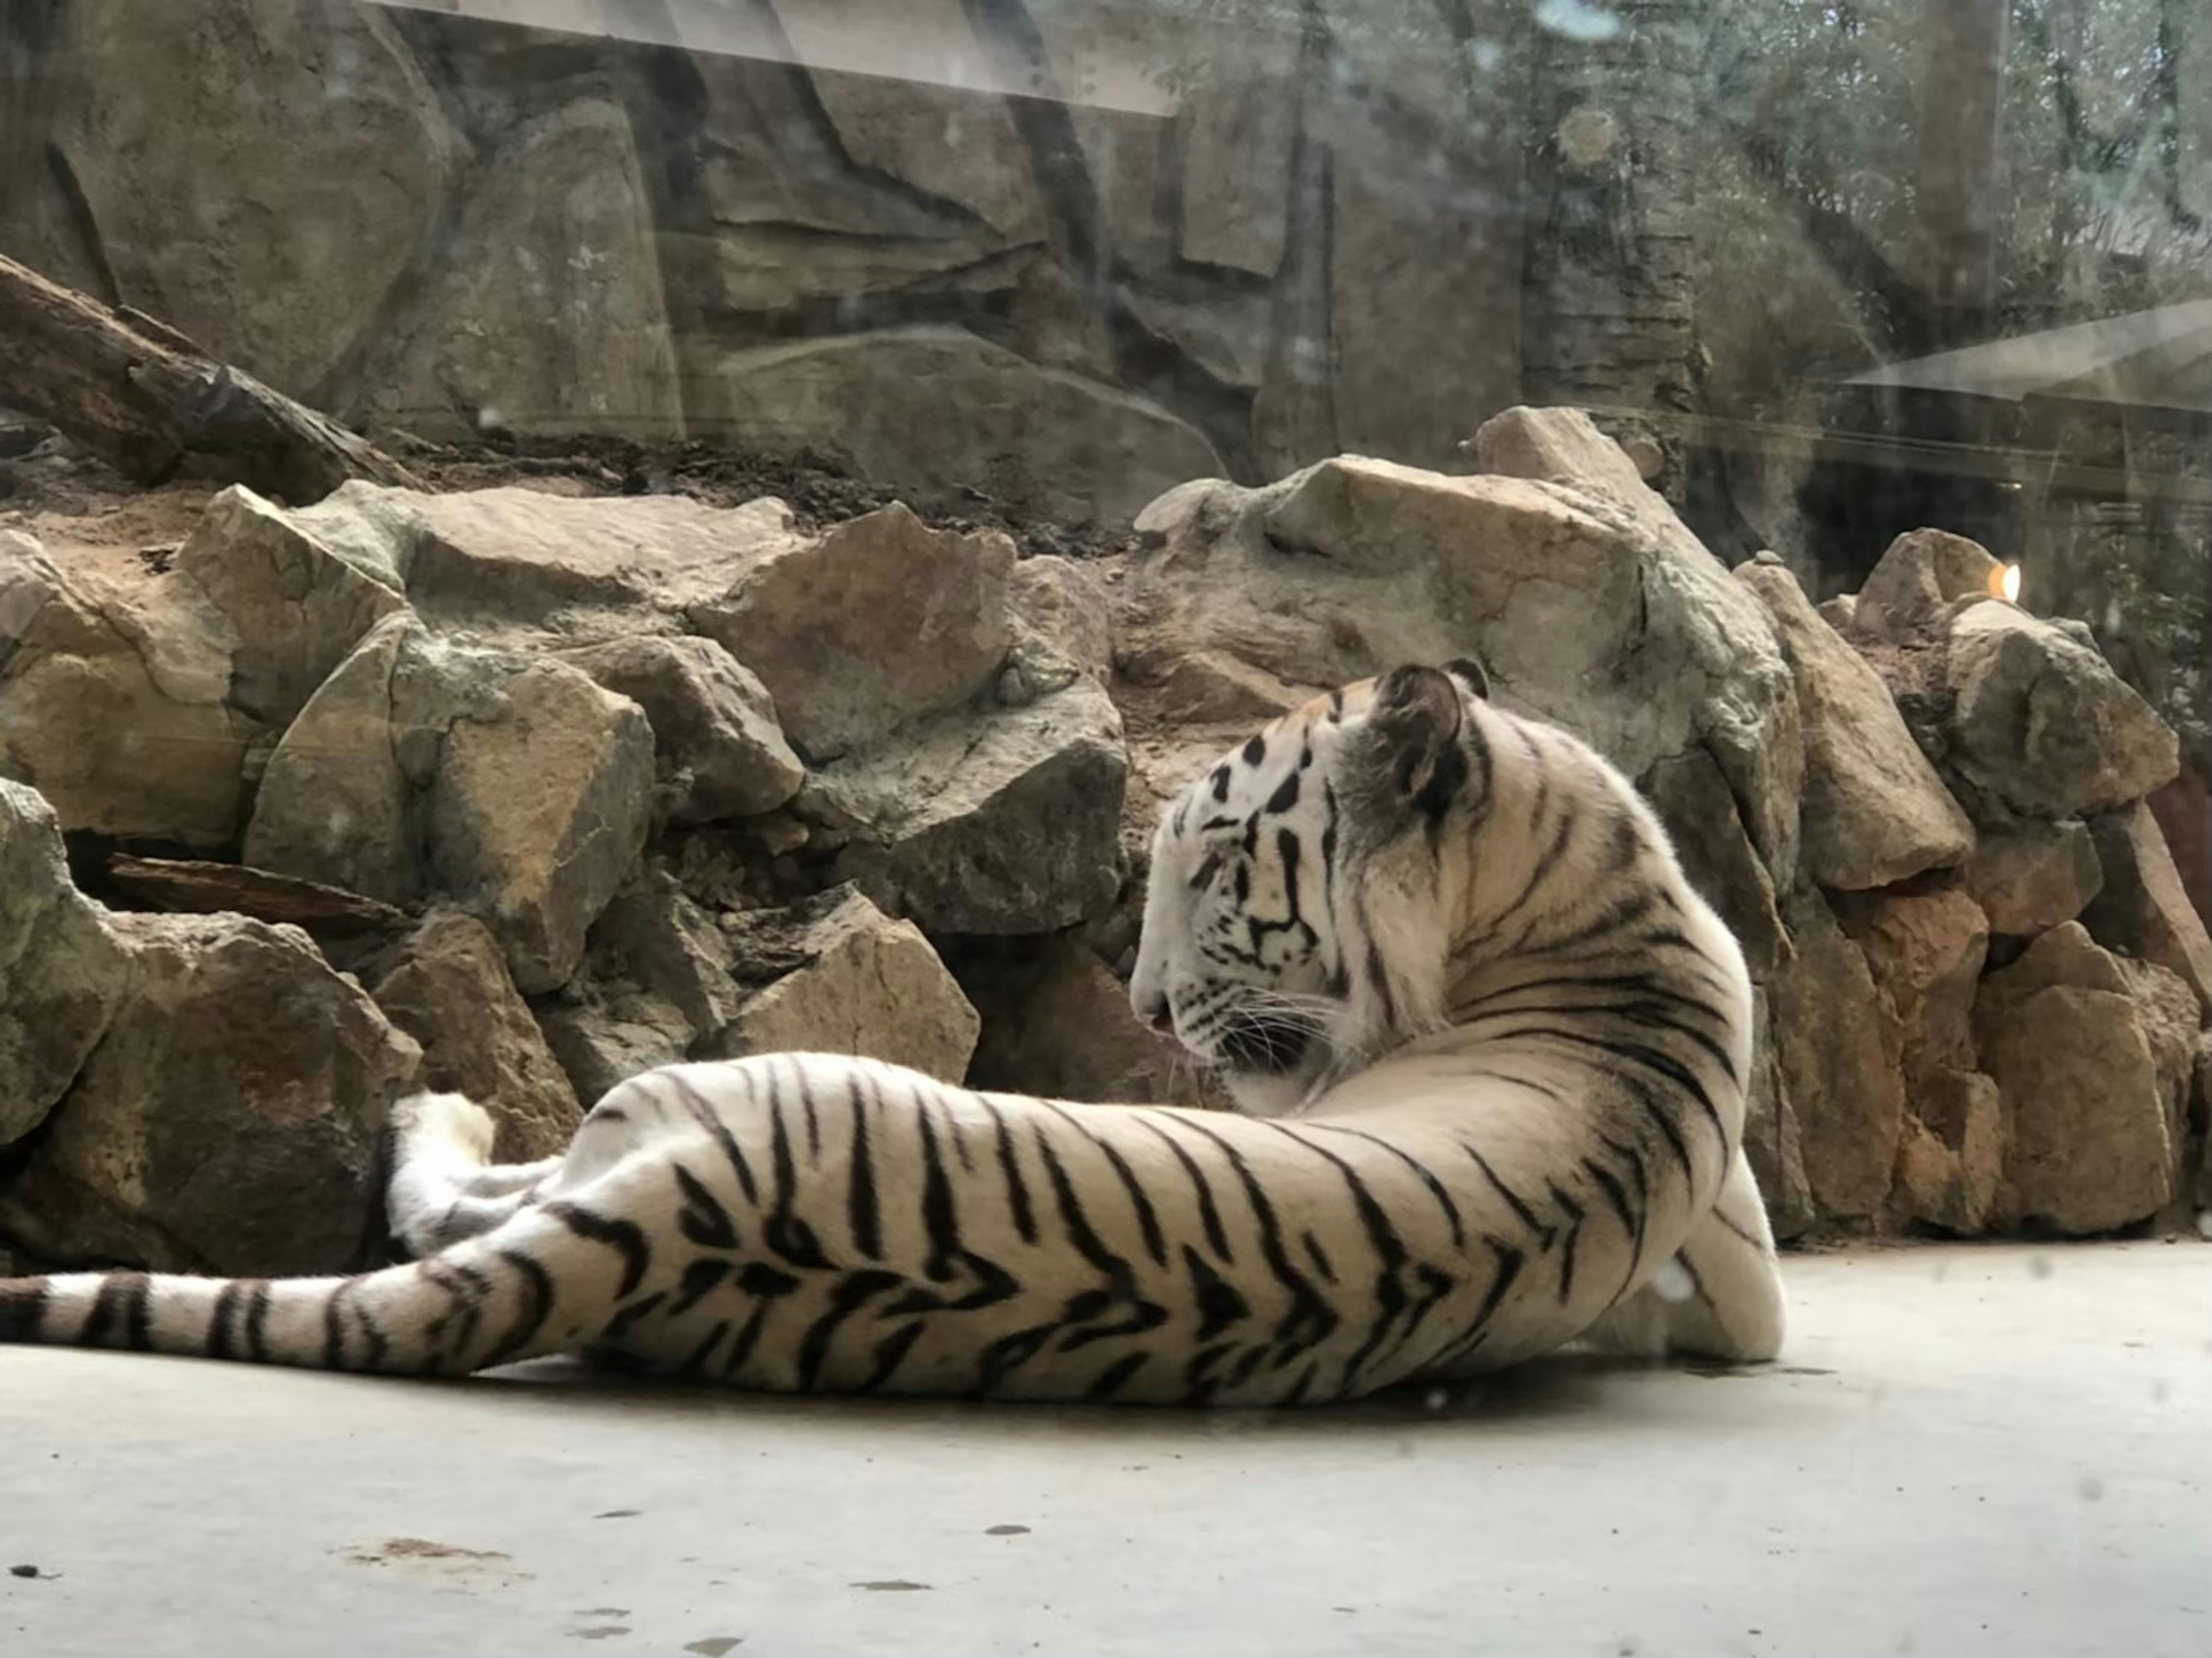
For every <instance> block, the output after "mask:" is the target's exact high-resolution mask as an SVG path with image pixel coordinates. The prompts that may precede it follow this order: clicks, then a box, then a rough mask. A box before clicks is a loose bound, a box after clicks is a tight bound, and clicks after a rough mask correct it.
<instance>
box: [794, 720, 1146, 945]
mask: <svg viewBox="0 0 2212 1658" xmlns="http://www.w3.org/2000/svg"><path fill="white" fill-rule="evenodd" d="M1127 769H1128V766H1127V756H1126V754H1125V752H1124V750H1123V748H1122V745H1121V716H1120V715H1119V714H1117V713H1116V712H1115V708H1114V705H1113V703H1112V702H1111V701H1109V700H1108V698H1107V695H1106V694H1105V692H1103V690H1101V689H1098V687H1097V686H1096V685H1095V684H1093V683H1091V682H1090V681H1089V680H1079V681H1077V682H1076V683H1074V684H1073V685H1071V686H1070V687H1068V689H1066V690H1063V691H1060V692H1059V693H1057V694H1056V695H1052V696H1048V697H1046V698H1045V699H1044V700H1042V701H1039V702H1036V703H1034V704H1032V705H1031V706H1030V707H1028V708H1016V709H1010V710H1006V711H1004V712H1001V713H996V714H987V715H983V716H980V717H979V716H973V715H966V716H963V715H955V716H952V717H951V718H948V719H946V720H941V721H939V722H937V723H936V724H934V725H933V726H928V727H927V728H925V729H922V730H920V731H917V732H914V733H913V734H912V736H911V737H910V738H908V739H907V740H904V741H902V742H901V743H899V744H896V745H894V746H891V747H888V748H885V749H884V750H880V751H878V752H875V753H872V754H870V755H867V756H856V757H854V759H853V760H851V761H849V762H842V763H840V764H839V765H836V766H834V767H831V768H829V769H827V770H824V771H823V772H821V773H819V774H817V776H816V777H815V778H814V779H813V780H812V781H811V783H810V785H809V786H808V788H807V790H806V792H805V793H802V794H801V795H800V797H799V800H800V804H801V805H802V807H806V808H811V814H813V815H817V816H818V817H827V818H828V819H829V821H830V822H831V823H833V824H834V825H836V827H837V829H839V830H841V831H842V833H844V834H845V835H847V836H848V841H847V844H846V845H845V846H844V847H843V848H842V850H841V851H840V852H839V853H838V854H837V858H836V865H835V870H836V878H837V879H839V880H841V881H854V882H857V883H858V884H859V885H860V888H861V890H863V891H865V892H866V893H867V895H868V896H870V897H871V898H872V899H873V900H874V901H875V902H877V903H878V905H880V906H881V907H883V908H885V909H887V910H890V911H892V912H893V913H895V914H903V915H906V916H908V917H910V918H912V919H913V920H915V921H917V922H919V923H920V924H921V926H923V927H924V928H926V929H927V930H928V931H930V932H981V933H991V934H1006V933H1028V932H1058V931H1059V930H1060V928H1062V927H1066V926H1074V925H1075V924H1076V923H1077V922H1079V921H1081V920H1085V919H1086V918H1087V917H1089V916H1091V915H1094V914H1098V913H1099V912H1101V911H1103V909H1105V908H1107V906H1109V905H1110V904H1111V903H1112V902H1114V896H1115V893H1116V892H1117V891H1118V890H1120V886H1121V870H1120V866H1119V860H1120V846H1119V831H1118V824H1119V822H1120V818H1121V799H1122V790H1123V787H1124V785H1125V783H1126V781H1127Z"/></svg>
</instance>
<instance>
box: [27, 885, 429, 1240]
mask: <svg viewBox="0 0 2212 1658" xmlns="http://www.w3.org/2000/svg"><path fill="white" fill-rule="evenodd" d="M110 925H111V926H112V927H113V928H114V930H115V932H116V934H117V936H118V938H120V939H121V940H122V941H123V942H124V944H125V945H126V946H127V947H128V948H129V950H130V952H131V987H130V992H129V994H128V995H127V997H126V998H125V999H124V1000H123V1002H122V1004H121V1005H119V1006H118V1008H117V1010H116V1012H115V1015H114V1017H113V1019H112V1021H111V1022H110V1023H109V1025H108V1029H107V1033H106V1036H105V1037H104V1038H103V1039H102V1040H101V1042H100V1046H99V1047H98V1048H96V1049H95V1050H94V1053H93V1054H92V1057H91V1059H90V1060H88V1062H87V1064H86V1065H85V1067H84V1070H83V1072H82V1075H81V1076H80V1077H79V1078H78V1079H77V1083H76V1087H75V1088H74V1089H73V1090H70V1095H69V1097H68V1098H67V1099H66V1100H65V1101H64V1102H63V1103H62V1105H61V1106H60V1108H58V1110H57V1111H56V1112H55V1114H54V1120H53V1123H52V1127H51V1129H50V1130H49V1132H48V1133H46V1135H45V1136H43V1137H42V1138H41V1139H40V1141H39V1143H38V1145H36V1146H35V1147H34V1148H33V1151H32V1153H31V1155H30V1157H29V1158H28V1159H27V1161H26V1163H25V1164H24V1166H23V1169H22V1172H21V1175H18V1176H17V1178H16V1179H15V1181H14V1183H13V1184H12V1185H10V1186H9V1188H8V1191H7V1194H6V1196H5V1198H4V1199H0V1224H5V1225H6V1227H7V1229H8V1230H9V1232H10V1233H12V1234H14V1235H15V1236H18V1237H20V1238H21V1239H22V1240H24V1241H25V1242H27V1243H28V1244H30V1245H31V1247H32V1248H33V1249H34V1250H35V1251H36V1252H37V1253H39V1254H41V1255H45V1256H49V1257H52V1258H53V1259H56V1260H72V1261H85V1260H90V1261H120V1262H129V1263H132V1264H135V1265H137V1266H148V1267H152V1268H155V1269H156V1270H160V1271H165V1272H216V1273H222V1274H239V1275H246V1276H257V1277H259V1276H270V1275H273V1274H276V1273H285V1272H347V1271H349V1270H351V1269H353V1268H355V1267H357V1266H361V1265H362V1254H363V1250H364V1248H366V1247H367V1245H368V1242H369V1241H370V1240H371V1239H373V1238H374V1236H376V1229H377V1227H378V1225H379V1220H378V1215H379V1205H380V1196H381V1194H380V1193H379V1191H378V1190H377V1188H376V1184H375V1181H374V1169H375V1164H376V1149H377V1139H378V1136H379V1134H380V1133H381V1131H382V1128H383V1125H384V1121H385V1116H386V1111H387V1110H388V1108H390V1106H391V1104H392V1101H393V1100H394V1099H395V1098H397V1097H398V1096H399V1094H400V1093H401V1092H403V1091H404V1090H405V1089H406V1088H407V1087H408V1086H409V1085H410V1084H411V1083H412V1082H413V1080H414V1078H415V1075H416V1066H417V1065H418V1063H419V1062H420V1060H421V1057H422V1054H421V1050H420V1049H418V1048H416V1045H415V1043H414V1042H412V1041H411V1040H410V1039H409V1038H408V1037H407V1036H405V1035H402V1034H401V1033H400V1032H399V1031H398V1030H396V1029H393V1028H392V1024H391V1023H389V1022H388V1021H387V1020H386V1018H385V1017H384V1016H383V1015H382V1014H381V1013H380V1012H379V1011H377V1008H376V1005H375V1004H374V1002H372V1001H370V1000H369V999H368V995H367V994H366V993H363V992H362V989H361V988H360V987H359V986H358V985H356V984H355V983H354V982H353V981H350V980H349V979H346V978H343V977H341V976H340V975H338V974H337V973H334V972H333V971H331V969H330V967H329V966H328V965H327V964H326V963H325V962H324V960H323V958H322V957H321V956H320V955H319V953H317V951H316V950H315V947H314V945H313V944H312V943H310V942H309V941H308V939H307V935H306V934H305V933H302V932H299V931H298V930H297V929H296V928H293V927H284V926H279V927H272V926H265V925H264V924H263V923H261V922H259V921H251V920H246V919H244V918H243V917H240V916H229V915H218V916H182V915H161V916H154V915H118V916H116V917H114V918H112V921H111V922H110Z"/></svg>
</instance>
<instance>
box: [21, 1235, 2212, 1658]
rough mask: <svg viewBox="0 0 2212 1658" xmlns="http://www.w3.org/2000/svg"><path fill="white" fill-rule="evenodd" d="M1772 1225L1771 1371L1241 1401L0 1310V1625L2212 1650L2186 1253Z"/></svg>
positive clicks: (259, 1644) (1236, 1644)
mask: <svg viewBox="0 0 2212 1658" xmlns="http://www.w3.org/2000/svg"><path fill="white" fill-rule="evenodd" d="M1788 1267H1789V1273H1790V1281H1791V1284H1792V1286H1793V1296H1794V1302H1795V1315H1796V1325H1795V1333H1794V1334H1793V1336H1792V1339H1791V1341H1790V1349H1789V1352H1788V1354H1787V1356H1786V1357H1785V1358H1784V1362H1783V1363H1782V1364H1781V1365H1779V1366H1777V1367H1773V1368H1771V1369H1769V1370H1763V1371H1759V1372H1757V1373H1742V1374H1734V1375H1698V1374H1693V1373H1684V1372H1680V1371H1663V1370H1623V1369H1620V1368H1607V1367H1605V1366H1602V1365H1600V1364H1597V1363H1585V1362H1576V1361H1560V1362H1557V1363H1551V1364H1547V1365H1543V1366H1539V1367H1533V1368H1532V1369H1530V1370H1527V1371H1524V1372H1522V1373H1520V1374H1518V1375H1516V1376H1511V1377H1509V1378H1503V1379H1500V1380H1498V1381H1496V1382H1492V1383H1491V1384H1489V1386H1488V1387H1487V1388H1485V1389H1484V1390H1483V1391H1482V1392H1481V1393H1480V1394H1479V1395H1477V1396H1474V1397H1469V1398H1467V1399H1462V1400H1455V1401H1449V1402H1445V1403H1443V1404H1442V1405H1441V1406H1432V1405H1431V1403H1430V1402H1428V1401H1424V1400H1419V1399H1415V1400H1392V1401H1386V1402H1381V1403H1375V1404H1369V1405H1363V1406H1356V1407H1352V1408H1348V1409H1343V1410H1335V1411H1322V1412H1305V1413H1298V1414H1284V1415H1278V1416H1272V1417H1264V1418H1263V1417H1235V1416H1211V1417H1209V1416H1199V1415H1178V1414H1167V1413H1161V1412H1143V1411H1138V1410H1126V1409H1125V1410H1121V1411H1115V1412H1109V1411H1103V1410H1091V1411H1059V1410H1052V1411H1046V1410H1036V1409H989V1408H980V1407H979V1408H969V1407H951V1406H943V1405H939V1404H934V1403H929V1402H905V1403H895V1402H857V1401H840V1400H785V1399H773V1398H761V1397H752V1396H746V1395H741V1394H705V1393H698V1392H675V1391H670V1390H652V1389H646V1388H636V1387H632V1386H629V1385H616V1384H612V1383H610V1382H605V1381H602V1380H599V1379H595V1378H592V1377H589V1376H584V1375H582V1374H581V1373H580V1372H579V1371H577V1370H574V1369H572V1368H569V1367H566V1366H542V1365H541V1366H530V1367H522V1368H520V1369H518V1370H513V1371H510V1372H508V1373H507V1375H506V1376H502V1377H501V1378H498V1379H494V1380H486V1381H479V1382H466V1383H458V1384H433V1383H420V1382H381V1381H371V1380H363V1379H356V1378H352V1377H343V1376H312V1375H300V1374H294V1373H289V1372H280V1371H270V1370H251V1369H247V1368H245V1367H239V1366H222V1365H215V1364H207V1363H192V1362H188V1361H182V1360H172V1359H157V1358H148V1357H137V1356H132V1355H110V1354H104V1353H100V1354H95V1353H74V1352H62V1351H45V1350H33V1349H20V1348H9V1349H0V1447H3V1448H0V1471H4V1473H3V1474H0V1479H4V1483H0V1566H9V1565H15V1564H22V1565H27V1566H32V1565H34V1566H36V1567H37V1568H38V1569H39V1576H36V1577H35V1578H27V1577H19V1576H0V1649H4V1650H5V1651H6V1652H7V1653H9V1654H23V1655H35V1658H49V1655H51V1658H67V1655H76V1654H101V1655H106V1654H126V1653H127V1654H156V1655H188V1654H189V1655H198V1654H206V1655H222V1658H248V1655H259V1654H270V1655H278V1654H281V1655H286V1658H301V1655H316V1654H331V1655H334V1658H336V1655H344V1658H359V1655H380V1654H403V1653H422V1654H439V1655H446V1654H460V1653H500V1654H537V1653H547V1654H590V1653H606V1654H616V1653H665V1654H681V1653H687V1652H688V1653H693V1654H698V1655H702V1658H715V1655H718V1654H721V1653H726V1652H732V1651H734V1652H736V1653H738V1655H739V1658H765V1655H771V1654H773V1655H792V1654H831V1653H837V1654H843V1653H896V1654H906V1655H935V1654H945V1655H956V1654H957V1655H970V1654H1000V1653H1005V1654H1025V1653H1040V1652H1041V1653H1048V1654H1059V1653H1066V1654H1109V1653H1112V1654H1120V1653H1129V1654H1146V1655H1155V1654H1184V1653H1188V1654H1193V1655H1201V1654H1202V1655H1207V1658H1213V1655H1224V1654H1226V1655H1240V1654H1255V1655H1256V1654H1266V1655H1290V1654H1308V1653H1310V1654H1353V1653H1358V1654H1366V1653H1407V1654H1446V1653H1449V1654H1462V1653H1513V1654H1553V1653H1577V1654H1580V1653H1588V1654H1594V1655H1604V1658H1614V1655H1620V1654H1629V1653H1633V1654H1637V1655H1647V1658H1648V1655H1671V1654H1698V1655H1705V1654H1733V1653H1745V1654H1750V1653H1804V1654H1837V1655H1862V1654H1868V1655H1870V1654H1887V1653H1918V1654H1923V1655H1928V1658H1961V1655H1973V1654H1982V1653H1989V1654H2003V1655H2007V1658H2024V1655H2037V1654H2065V1655H2081V1654H2105V1653H2110V1654H2115V1655H2119V1654H2125V1655H2128V1658H2154V1655H2162V1654H2172V1655H2187V1658H2205V1655H2207V1654H2212V1251H2208V1250H2207V1249H2206V1248H2203V1246H2201V1245H2197V1244H2195V1243H2177V1244H2172V1245H2161V1244H2158V1243H2141V1244H2132V1245H2124V1246H2103V1247H2096V1248H2069V1249H2049V1250H2041V1249H2032V1248H1952V1249H1924V1250H1914V1251H1891V1252H1883V1253H1872V1254H1844V1255H1827V1256H1818V1257H1811V1258H1806V1259H1799V1260H1791V1261H1790V1262H1789V1263H1788ZM740 1643H741V1644H740Z"/></svg>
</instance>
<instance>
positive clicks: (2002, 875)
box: [1965, 821, 2105, 938]
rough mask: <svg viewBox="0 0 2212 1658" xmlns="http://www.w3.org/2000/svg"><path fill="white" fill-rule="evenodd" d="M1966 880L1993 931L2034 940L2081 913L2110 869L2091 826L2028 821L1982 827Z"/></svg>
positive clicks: (1976, 840) (2073, 823) (1968, 862)
mask: <svg viewBox="0 0 2212 1658" xmlns="http://www.w3.org/2000/svg"><path fill="white" fill-rule="evenodd" d="M1965 881H1966V891H1967V893H1968V894H1969V895H1971V896H1972V898H1973V900H1974V902H1976V903H1978V904H1979V905H1980V906H1981V907H1982V913H1983V914H1984V915H1986V916H1987V917H1988V918H1989V923H1990V932H1995V933H2002V934H2008V935H2010V936H2013V937H2016V938H2033V937H2035V936H2036V935H2037V934H2038V933H2040V932H2049V931H2050V930H2051V928H2052V927H2055V926H2058V925H2059V924H2060V923H2061V922H2064V921H2070V920H2074V919H2075V917H2076V916H2078V915H2079V914H2081V912H2082V911H2083V910H2084V909H2085V908H2087V907H2088V904H2089V901H2090V900H2091V899H2093V898H2094V897H2095V896H2097V894H2098V892H2099V891H2100V890H2101V889H2102V888H2103V886H2104V884H2105V872H2104V866H2103V865H2101V864H2100V862H2099V861H2098V859H2097V847H2096V843H2095V841H2093V839H2092V838H2091V836H2090V834H2089V828H2088V825H2087V824H2086V823H2078V822H2071V823H2034V822H2032V821H2023V822H2021V823H2007V824H1995V825H1990V826H1988V827H1985V828H1984V829H1982V831H1981V832H1980V833H1979V834H1978V835H1977V836H1976V837H1975V841H1974V855H1973V856H1972V858H1970V859H1967V860H1966V872H1965Z"/></svg>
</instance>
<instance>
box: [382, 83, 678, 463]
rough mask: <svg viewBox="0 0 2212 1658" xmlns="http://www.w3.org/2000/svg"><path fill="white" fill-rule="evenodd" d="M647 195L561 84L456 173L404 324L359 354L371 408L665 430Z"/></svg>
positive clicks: (623, 130)
mask: <svg viewBox="0 0 2212 1658" xmlns="http://www.w3.org/2000/svg"><path fill="white" fill-rule="evenodd" d="M652 200H653V192H652V191H650V190H649V189H648V188H647V184H646V181H645V178H644V174H643V169H642V168H641V166H640V164H639V160H638V155H637V152H636V149H635V144H634V143H633V141H632V138H631V135H630V124H629V117H628V116H626V115H625V114H624V113H623V111H622V110H621V109H620V108H618V107H617V106H616V105H614V104H612V103H610V102H605V101H603V100H599V99H594V98H589V97H578V96H574V95H573V94H572V95H570V96H569V97H568V98H566V99H564V100H562V102H561V104H560V105H559V106H558V107H556V109H554V110H553V111H552V112H550V113H548V114H545V115H544V116H542V117H541V118H538V119H537V120H534V121H532V122H531V123H529V124H528V125H525V126H523V127H522V128H521V129H520V131H517V132H516V133H515V134H514V135H513V137H510V138H507V139H506V140H505V141H504V143H502V145H501V149H499V150H497V151H496V152H495V153H494V154H493V155H491V156H490V157H489V160H488V161H486V162H485V163H484V164H483V165H482V167H480V169H478V170H477V171H474V172H473V173H472V174H471V187H470V189H469V191H468V194H467V197H466V198H465V201H464V202H463V203H462V204H461V207H460V210H459V216H458V222H456V223H455V224H454V226H453V228H452V230H451V231H450V233H449V234H447V235H446V236H444V237H441V245H440V248H439V257H438V258H437V261H436V263H435V264H433V265H432V267H431V270H430V274H429V276H428V279H427V281H426V282H424V285H423V288H422V295H421V297H420V299H419V301H417V303H416V304H415V305H414V306H412V307H410V309H409V312H408V313H407V314H408V315H409V316H410V318H412V319H415V325H414V326H413V327H412V328H407V327H402V328H400V329H398V330H396V331H393V332H392V335H391V336H390V337H389V339H388V343H386V344H385V345H384V349H381V350H378V351H376V352H374V354H373V355H372V357H371V367H370V369H369V375H370V380H371V383H372V384H373V385H374V387H375V390H374V393H373V395H372V396H371V398H370V399H369V404H370V407H371V409H372V410H374V413H375V414H376V415H378V416H381V417H382V418H384V419H386V420H387V421H390V422H392V423H394V424H397V425H399V426H403V427H405V428H408V429H410V430H411V431H414V432H417V433H420V434H422V435H424V436H428V437H439V438H461V439H470V438H478V437H481V436H483V434H487V433H489V434H501V433H507V432H528V433H556V434H568V433H586V434H589V433H605V432H609V431H619V432H640V431H645V432H659V433H664V434H680V433H681V432H682V431H683V429H684V405H683V399H682V395H681V388H680V385H679V382H678V374H677V365H676V349H675V343H674V340H673V337H672V335H671V329H670V319H669V315H668V311H667V309H666V307H665V304H664V301H663V298H662V291H663V290H662V280H661V268H660V258H659V250H658V246H657V232H656V229H655V227H654V224H653V216H652V208H651V203H652ZM580 250H587V251H588V257H580Z"/></svg>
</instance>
